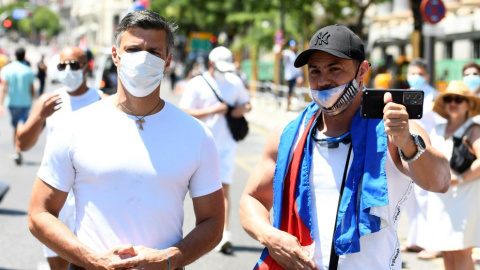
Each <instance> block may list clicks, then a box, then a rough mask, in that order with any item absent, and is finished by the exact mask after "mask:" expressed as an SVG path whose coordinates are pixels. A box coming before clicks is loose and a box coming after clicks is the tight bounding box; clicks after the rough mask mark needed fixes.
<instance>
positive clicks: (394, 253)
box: [240, 25, 450, 270]
mask: <svg viewBox="0 0 480 270" xmlns="http://www.w3.org/2000/svg"><path fill="white" fill-rule="evenodd" d="M304 65H308V80H309V83H310V86H311V90H310V94H311V96H312V98H313V102H312V103H311V104H310V105H309V106H308V107H307V108H306V109H305V110H304V111H303V112H302V113H301V114H300V115H299V117H298V118H297V119H295V120H294V121H292V122H290V123H289V124H288V125H287V126H286V127H285V128H284V126H283V125H282V126H279V127H278V128H276V129H274V130H273V132H272V133H271V134H270V135H269V137H268V139H267V143H266V145H265V149H264V153H263V156H262V158H261V160H260V162H259V163H258V165H257V167H256V168H255V169H254V171H253V172H252V174H251V176H250V179H249V180H248V183H247V185H246V187H245V191H244V193H243V195H242V199H241V201H240V219H241V222H242V225H243V228H244V229H245V230H246V231H247V233H248V234H249V235H250V236H252V237H253V238H254V239H256V240H257V241H259V242H260V243H261V244H262V245H264V246H265V247H266V248H265V249H264V252H263V253H262V255H261V258H260V260H259V261H258V263H257V265H256V269H281V268H280V267H283V268H285V269H336V266H337V264H338V268H339V269H342V270H350V269H351V270H359V269H360V270H361V269H365V270H371V269H385V268H388V269H401V267H402V263H401V261H402V260H401V255H400V254H399V248H400V247H399V241H398V237H397V226H398V217H399V215H400V214H401V212H402V209H403V203H404V202H405V200H406V197H407V195H408V192H409V190H411V186H412V180H413V181H414V182H415V183H417V184H418V185H419V186H421V187H423V188H425V189H428V190H430V191H434V192H445V191H447V189H448V187H449V185H450V171H449V166H448V161H447V159H446V158H445V157H444V156H442V155H441V154H440V153H439V152H438V151H437V150H435V149H433V148H432V147H431V145H430V141H429V139H428V135H427V134H426V133H425V131H424V130H423V129H422V128H421V127H420V126H419V125H418V124H417V123H416V122H413V121H409V120H408V118H409V116H408V113H407V111H406V108H405V106H403V105H401V104H396V103H394V102H392V95H391V94H390V93H386V94H385V96H384V103H386V105H385V108H384V110H383V113H384V115H383V119H364V118H362V117H361V116H360V105H361V96H362V95H361V92H362V90H363V79H364V77H365V75H366V74H367V71H368V69H369V63H368V62H367V61H366V60H365V50H364V45H363V42H362V40H361V39H360V38H359V37H358V36H356V35H355V34H354V33H353V32H352V31H351V30H350V29H348V28H347V27H345V26H342V25H330V26H326V27H324V28H322V29H320V30H318V31H317V32H316V33H315V34H314V35H313V37H312V38H311V40H310V44H309V47H308V49H307V50H305V51H303V52H302V53H300V54H299V55H298V57H297V58H296V60H295V66H296V67H302V66H304ZM425 168H429V170H425ZM272 208H273V225H272V223H271V222H270V213H269V212H270V210H271V209H272ZM387 266H388V267H387ZM263 267H265V268H263Z"/></svg>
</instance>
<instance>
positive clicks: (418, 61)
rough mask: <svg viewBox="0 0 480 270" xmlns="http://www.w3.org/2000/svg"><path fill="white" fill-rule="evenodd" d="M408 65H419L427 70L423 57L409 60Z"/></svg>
mask: <svg viewBox="0 0 480 270" xmlns="http://www.w3.org/2000/svg"><path fill="white" fill-rule="evenodd" d="M408 66H409V67H420V68H423V69H424V70H425V71H427V72H428V69H427V67H428V64H427V60H425V59H423V58H415V59H413V60H412V62H410V64H408Z"/></svg>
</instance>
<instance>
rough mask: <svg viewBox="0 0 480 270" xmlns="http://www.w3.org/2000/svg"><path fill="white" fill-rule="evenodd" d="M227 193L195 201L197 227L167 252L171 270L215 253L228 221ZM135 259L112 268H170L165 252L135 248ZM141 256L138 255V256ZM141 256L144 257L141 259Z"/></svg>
mask: <svg viewBox="0 0 480 270" xmlns="http://www.w3.org/2000/svg"><path fill="white" fill-rule="evenodd" d="M224 207H225V206H224V200H223V191H222V189H219V190H217V191H215V192H213V193H211V194H208V195H205V196H201V197H197V198H194V199H193V209H194V212H195V217H196V226H195V228H194V229H193V230H192V231H191V232H190V233H189V234H188V235H187V236H186V237H185V238H184V239H183V240H182V241H180V242H178V243H177V244H175V245H174V246H172V247H169V248H166V249H164V251H165V252H166V253H167V254H168V256H169V258H170V268H171V269H177V268H180V267H183V266H186V265H188V264H190V263H192V262H194V261H195V260H196V259H198V258H200V257H201V256H202V255H204V254H205V253H207V252H208V251H210V250H212V249H213V248H214V247H215V245H217V244H218V243H219V242H220V240H221V239H222V232H223V224H224V221H225V209H224ZM134 250H135V252H133V254H131V255H132V256H133V257H131V258H129V259H126V260H123V261H116V262H112V263H110V265H109V266H110V267H111V268H116V269H117V268H122V269H123V268H130V267H135V268H136V269H137V268H139V269H167V265H168V262H167V259H166V255H165V253H164V252H163V251H161V250H155V249H151V248H146V247H143V246H135V247H134ZM137 255H138V256H137ZM140 255H141V256H140Z"/></svg>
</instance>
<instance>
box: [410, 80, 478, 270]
mask: <svg viewBox="0 0 480 270" xmlns="http://www.w3.org/2000/svg"><path fill="white" fill-rule="evenodd" d="M433 110H434V111H435V112H436V113H438V114H439V115H440V116H442V117H444V118H445V119H446V120H447V121H446V122H442V123H438V124H437V125H436V126H435V128H434V129H433V130H432V132H431V133H430V138H431V141H432V146H433V147H434V148H435V149H438V150H439V151H440V152H441V153H442V154H443V155H445V156H446V157H447V158H448V159H449V160H450V159H451V157H452V149H453V136H454V135H455V137H458V138H461V137H462V136H463V134H465V132H466V134H467V140H466V142H465V143H466V144H467V145H470V146H471V148H472V149H471V150H472V151H473V153H474V155H475V156H476V159H475V160H474V161H473V163H472V164H471V165H470V167H469V168H467V169H466V170H465V171H463V172H458V171H455V170H453V169H452V171H451V183H452V184H451V186H450V189H449V190H448V191H447V192H446V193H444V194H436V193H430V192H429V193H428V210H427V224H428V229H427V230H425V233H424V234H422V235H420V237H419V239H418V243H419V245H420V246H422V247H425V248H426V249H427V250H433V249H434V250H440V251H442V256H443V261H444V266H445V269H446V270H455V269H462V270H474V269H475V266H474V264H473V261H472V248H473V247H478V246H480V230H479V228H480V211H479V209H480V159H478V157H479V156H480V125H479V124H478V123H480V122H479V120H478V119H475V118H476V117H475V116H477V115H479V114H480V98H479V97H477V96H476V95H475V94H473V93H471V91H470V90H469V88H468V86H467V85H466V84H465V83H464V82H462V81H451V82H450V83H449V84H448V87H447V89H446V91H445V92H443V93H442V94H441V95H440V96H439V97H438V98H437V100H435V104H434V107H433ZM469 127H470V129H468V128H469ZM457 131H459V134H457Z"/></svg>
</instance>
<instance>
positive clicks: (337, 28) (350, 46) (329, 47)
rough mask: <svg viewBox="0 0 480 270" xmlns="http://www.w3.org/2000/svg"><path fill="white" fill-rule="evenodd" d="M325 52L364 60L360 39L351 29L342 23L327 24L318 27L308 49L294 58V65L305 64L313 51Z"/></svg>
mask: <svg viewBox="0 0 480 270" xmlns="http://www.w3.org/2000/svg"><path fill="white" fill-rule="evenodd" d="M318 51H321V52H326V53H328V54H331V55H333V56H336V57H339V58H343V59H355V60H358V61H359V62H362V61H363V60H365V49H364V47H363V42H362V40H361V39H360V38H359V37H358V36H357V35H355V34H354V33H353V32H352V30H350V29H348V28H347V27H346V26H343V25H338V24H335V25H329V26H325V27H324V28H322V29H320V30H318V31H317V33H315V35H313V37H312V39H311V40H310V45H308V49H307V50H305V51H303V52H302V53H300V54H299V55H298V56H297V59H295V63H294V65H295V67H297V68H298V67H301V66H304V65H305V64H307V62H308V58H309V57H310V55H312V54H313V53H315V52H318Z"/></svg>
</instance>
